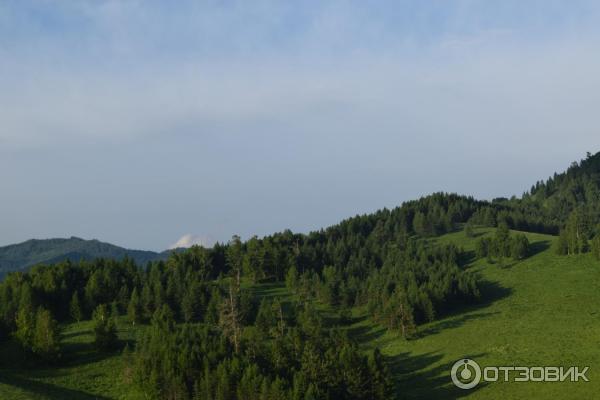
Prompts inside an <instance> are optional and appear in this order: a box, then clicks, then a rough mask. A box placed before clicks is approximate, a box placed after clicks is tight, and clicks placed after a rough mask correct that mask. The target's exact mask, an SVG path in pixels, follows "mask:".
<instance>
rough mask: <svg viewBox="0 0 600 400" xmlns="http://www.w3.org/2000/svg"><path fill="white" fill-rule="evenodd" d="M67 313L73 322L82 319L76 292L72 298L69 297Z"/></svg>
mask: <svg viewBox="0 0 600 400" xmlns="http://www.w3.org/2000/svg"><path fill="white" fill-rule="evenodd" d="M69 313H70V315H71V318H73V321H76V322H79V321H81V319H82V318H83V316H82V313H81V305H80V304H79V293H78V292H77V291H74V292H73V296H72V297H71V303H70V304H69Z"/></svg>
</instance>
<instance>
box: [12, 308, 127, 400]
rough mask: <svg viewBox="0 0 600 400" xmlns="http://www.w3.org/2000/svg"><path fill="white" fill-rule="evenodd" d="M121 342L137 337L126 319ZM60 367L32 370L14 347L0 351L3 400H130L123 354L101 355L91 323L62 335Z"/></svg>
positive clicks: (70, 328)
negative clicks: (124, 376) (123, 374)
mask: <svg viewBox="0 0 600 400" xmlns="http://www.w3.org/2000/svg"><path fill="white" fill-rule="evenodd" d="M118 326H119V338H120V339H121V340H133V339H134V335H135V334H136V333H135V332H133V331H132V330H131V329H130V328H129V326H130V325H129V324H127V323H126V322H125V320H124V319H123V318H121V319H120V320H119V321H118ZM62 345H63V355H62V360H61V361H60V364H59V365H60V367H54V366H48V367H44V368H40V367H36V368H31V367H29V366H28V365H27V362H26V361H25V360H24V359H23V355H22V354H21V352H20V350H19V349H18V348H17V346H15V345H14V344H13V343H11V342H8V343H3V344H2V346H1V347H0V355H1V358H0V398H1V399H51V400H54V399H56V400H67V399H68V400H71V399H73V400H79V399H81V400H84V399H85V400H88V399H130V398H133V397H135V393H133V392H132V390H131V387H130V386H129V385H126V384H124V383H123V379H122V370H123V361H122V359H121V356H120V353H119V352H116V353H109V354H102V353H98V352H97V351H96V350H95V349H94V347H93V332H92V323H91V321H84V322H80V323H76V324H70V325H67V326H66V327H65V329H64V331H63V332H62Z"/></svg>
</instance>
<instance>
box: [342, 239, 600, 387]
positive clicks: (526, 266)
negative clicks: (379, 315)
mask: <svg viewBox="0 0 600 400" xmlns="http://www.w3.org/2000/svg"><path fill="white" fill-rule="evenodd" d="M484 233H485V234H490V233H489V231H487V230H480V231H479V234H484ZM527 236H528V237H529V240H530V241H531V243H532V245H533V248H534V251H535V252H536V254H534V255H533V256H532V257H530V258H528V259H526V260H524V261H521V262H518V263H513V264H508V265H507V266H505V267H504V268H500V267H498V266H497V265H488V264H487V263H486V262H485V260H477V261H476V262H474V263H473V264H472V265H471V266H470V267H469V268H471V269H472V270H473V271H476V272H477V273H480V274H481V276H482V277H483V279H484V280H485V285H486V290H485V291H484V293H486V296H485V298H484V299H483V301H482V304H481V305H480V306H476V307H471V308H469V309H466V310H462V311H461V312H460V313H456V314H454V315H452V316H448V317H446V318H443V319H440V320H438V321H435V322H433V323H430V324H427V325H424V326H421V327H419V332H420V337H419V338H417V339H414V340H409V341H406V340H403V339H400V338H398V337H397V336H396V335H393V334H389V333H385V331H384V330H382V329H380V328H377V327H375V326H372V325H370V324H369V323H368V321H367V320H366V319H361V318H359V322H358V323H356V324H355V325H354V326H353V327H351V331H352V332H354V333H355V334H356V335H357V337H359V338H361V339H362V340H363V341H364V342H366V343H367V345H368V346H380V347H381V349H382V351H383V353H384V354H386V355H388V356H390V357H391V358H392V360H393V365H394V376H395V379H396V381H397V386H398V393H399V398H408V399H423V398H425V399H433V398H435V399H444V398H447V399H453V398H463V397H464V398H469V399H525V398H555V399H568V398H569V399H570V398H581V399H583V398H594V397H595V395H597V393H599V392H600V346H599V344H600V313H599V312H598V311H599V308H600V263H598V262H597V261H595V260H593V259H592V257H591V256H589V255H583V256H573V257H557V256H556V255H554V254H553V252H552V249H551V244H552V241H553V240H554V238H553V237H552V236H545V235H539V234H527ZM439 240H440V241H446V242H448V241H451V242H454V243H457V244H459V245H461V246H463V247H464V248H465V250H471V251H472V250H473V248H474V244H475V241H474V240H473V239H468V238H466V237H465V235H464V233H462V232H459V233H454V234H449V235H446V236H444V237H442V238H440V239H439ZM465 357H468V358H472V359H474V360H475V361H477V362H478V363H479V364H480V365H481V366H482V367H483V366H565V367H566V366H571V365H573V366H590V370H589V372H588V374H587V377H588V378H589V379H590V382H578V383H571V382H560V383H547V382H546V383H544V382H538V383H529V382H526V383H523V382H510V383H499V382H497V383H487V384H480V385H479V386H478V387H476V388H475V389H472V390H462V389H458V388H455V387H454V386H453V385H452V383H451V381H450V368H451V366H452V364H454V362H455V361H456V360H458V359H461V358H465Z"/></svg>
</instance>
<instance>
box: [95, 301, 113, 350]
mask: <svg viewBox="0 0 600 400" xmlns="http://www.w3.org/2000/svg"><path fill="white" fill-rule="evenodd" d="M92 319H93V321H94V344H95V345H96V348H98V349H99V350H110V349H113V348H114V347H115V346H116V344H117V340H118V338H117V326H116V324H115V320H114V318H112V317H111V316H110V315H109V313H108V307H106V305H105V304H100V305H99V306H98V307H96V310H94V314H93V317H92Z"/></svg>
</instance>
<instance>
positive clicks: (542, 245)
mask: <svg viewBox="0 0 600 400" xmlns="http://www.w3.org/2000/svg"><path fill="white" fill-rule="evenodd" d="M550 245H551V243H550V241H549V240H539V241H537V242H533V243H531V244H530V245H529V254H528V257H532V256H535V255H536V254H538V253H541V252H542V251H546V250H548V249H549V248H550Z"/></svg>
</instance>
